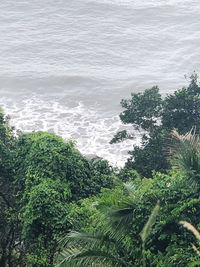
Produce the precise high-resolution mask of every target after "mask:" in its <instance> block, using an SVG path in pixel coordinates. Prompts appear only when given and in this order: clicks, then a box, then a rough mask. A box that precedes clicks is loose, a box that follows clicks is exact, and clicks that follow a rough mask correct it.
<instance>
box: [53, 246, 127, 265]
mask: <svg viewBox="0 0 200 267" xmlns="http://www.w3.org/2000/svg"><path fill="white" fill-rule="evenodd" d="M61 257H62V258H63V259H62V261H60V263H59V264H57V265H56V267H68V266H69V267H79V266H80V267H90V266H91V267H105V266H107V267H111V266H113V267H122V266H123V267H125V266H127V267H128V266H131V265H130V264H129V263H127V262H125V261H123V259H121V258H119V257H116V255H112V254H111V253H109V252H105V251H101V250H95V249H83V250H78V249H77V248H68V249H65V250H64V251H63V252H62V253H61Z"/></svg>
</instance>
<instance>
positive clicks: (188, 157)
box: [169, 128, 200, 178]
mask: <svg viewBox="0 0 200 267" xmlns="http://www.w3.org/2000/svg"><path fill="white" fill-rule="evenodd" d="M172 137H173V138H174V141H175V142H174V144H173V145H172V146H171V148H170V153H169V154H170V158H171V162H172V165H173V166H174V167H176V168H179V169H182V170H183V171H185V172H186V173H187V174H188V177H189V176H190V177H192V178H193V177H196V178H199V174H200V136H199V135H197V134H196V133H195V129H194V128H192V129H191V130H190V131H189V132H188V133H186V134H185V135H179V134H178V132H177V131H173V132H172Z"/></svg>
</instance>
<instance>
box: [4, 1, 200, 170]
mask: <svg viewBox="0 0 200 267" xmlns="http://www.w3.org/2000/svg"><path fill="white" fill-rule="evenodd" d="M199 17H200V5H199V1H197V0H190V1H189V0H157V1H156V0H148V1H140V0H67V1H66V0H57V1H54V0H42V1H39V0H34V1H31V0H17V1H15V0H5V1H1V2H0V106H2V107H3V108H4V111H5V112H6V114H9V115H10V116H11V123H12V124H13V125H15V126H16V128H18V129H21V130H23V131H25V132H29V131H33V130H44V131H50V132H54V133H56V134H58V135H61V136H63V138H65V139H69V138H71V139H74V140H76V142H77V147H78V149H79V150H80V151H81V152H82V153H83V154H95V155H98V156H101V157H104V158H106V159H108V160H110V162H111V163H112V164H114V165H118V166H122V165H123V163H124V162H125V160H126V158H127V151H128V150H131V149H132V147H133V145H135V144H138V143H139V136H140V135H139V133H135V138H134V139H133V140H129V141H127V142H124V143H121V144H115V145H110V144H109V141H110V139H111V138H112V136H113V134H114V133H116V132H117V130H119V129H120V130H121V129H126V128H127V129H128V130H130V128H131V127H130V126H124V125H122V124H121V122H120V120H119V117H118V115H119V113H120V112H121V107H120V100H121V99H122V98H127V97H129V96H130V94H131V92H141V91H143V90H144V89H146V88H150V87H151V86H153V85H158V86H159V87H160V90H161V92H162V94H163V95H166V94H168V93H171V92H173V91H174V90H175V89H177V88H179V87H182V86H184V85H187V84H188V79H186V78H185V77H184V76H185V75H187V76H190V74H191V73H193V71H194V70H195V71H196V72H197V73H198V71H199V68H200V60H199V59H200V49H199V47H200V22H199Z"/></svg>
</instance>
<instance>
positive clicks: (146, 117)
mask: <svg viewBox="0 0 200 267" xmlns="http://www.w3.org/2000/svg"><path fill="white" fill-rule="evenodd" d="M121 105H122V107H123V108H124V109H125V110H124V111H123V112H122V113H121V114H120V118H121V121H122V122H123V123H125V124H132V125H133V127H134V130H137V129H142V130H144V131H146V132H145V134H144V135H143V140H142V144H141V146H140V147H138V146H137V147H135V148H134V149H133V151H130V154H131V157H130V158H129V159H128V161H127V164H126V166H127V168H134V169H136V170H137V171H138V172H139V173H140V174H141V175H143V176H146V177H151V176H152V170H156V171H161V172H166V170H167V169H169V168H170V163H169V162H168V160H167V154H166V151H165V150H166V147H167V146H168V145H169V144H168V143H169V142H170V141H169V140H170V132H171V131H172V130H173V129H174V128H176V129H177V131H178V132H179V133H181V134H185V133H186V132H188V131H190V129H191V128H192V127H195V128H196V130H197V132H198V131H199V129H200V87H199V85H198V81H197V76H196V75H195V74H194V75H192V76H191V82H190V84H189V86H188V87H187V88H185V87H183V88H182V89H179V90H177V91H175V92H174V93H173V94H170V95H167V96H166V97H165V98H164V99H163V100H162V99H161V95H160V94H159V89H158V87H152V88H150V89H147V90H145V91H144V93H133V94H132V95H131V99H128V100H124V99H123V100H122V102H121ZM130 137H131V138H132V135H131V134H130V133H129V134H128V133H126V132H124V131H123V132H119V133H117V134H116V135H115V136H114V138H113V139H112V140H111V143H114V142H118V141H122V140H124V139H127V138H130Z"/></svg>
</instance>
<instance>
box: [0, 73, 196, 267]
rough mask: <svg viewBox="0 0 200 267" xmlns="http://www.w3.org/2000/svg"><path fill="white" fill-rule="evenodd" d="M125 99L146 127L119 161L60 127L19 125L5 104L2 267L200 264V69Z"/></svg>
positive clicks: (132, 117) (0, 137)
mask: <svg viewBox="0 0 200 267" xmlns="http://www.w3.org/2000/svg"><path fill="white" fill-rule="evenodd" d="M122 107H123V108H124V111H123V112H122V113H121V115H120V118H121V120H122V121H123V122H124V123H125V124H132V125H133V127H134V130H137V129H139V128H140V129H142V130H143V131H144V136H143V139H142V145H141V146H140V147H135V148H134V149H133V151H131V152H130V154H131V157H130V158H129V159H128V161H127V163H126V165H125V167H124V168H122V169H120V170H118V169H116V168H112V167H111V166H110V165H109V163H108V162H107V161H106V160H103V159H100V158H94V159H92V160H89V159H87V158H86V157H84V156H83V155H81V153H80V152H79V151H78V150H77V149H76V146H75V143H74V141H71V140H68V141H65V140H63V139H62V138H61V137H59V136H56V135H54V134H51V133H46V132H32V133H28V134H24V133H17V134H16V131H15V129H14V128H12V127H10V125H9V118H8V117H6V116H5V115H4V114H3V111H2V110H1V111H0V267H53V266H57V267H58V266H60V267H67V266H70V267H73V266H81V267H84V266H88V267H89V266H91V267H101V266H107V267H112V266H118V267H128V266H136V267H137V266H138V267H140V266H143V267H144V266H146V267H147V266H152V267H157V266H158V267H160V266H161V267H162V266H163V267H165V266H167V267H169V266H180V267H182V266H183V267H184V266H200V252H199V242H200V234H199V232H198V229H199V228H200V217H199V210H200V137H199V129H200V87H199V84H198V80H197V77H196V75H193V76H192V77H191V82H190V84H189V86H188V87H187V88H185V87H184V88H182V89H179V90H177V91H175V92H174V93H173V94H171V95H167V96H166V97H165V98H164V99H162V97H161V95H160V94H159V89H158V87H153V88H151V89H147V90H145V91H144V93H137V94H136V93H134V94H132V96H131V99H129V100H122ZM129 137H131V138H133V137H132V136H131V133H127V132H125V131H123V132H119V133H117V134H116V135H115V137H114V138H113V140H112V142H118V141H122V140H123V139H126V138H129Z"/></svg>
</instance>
